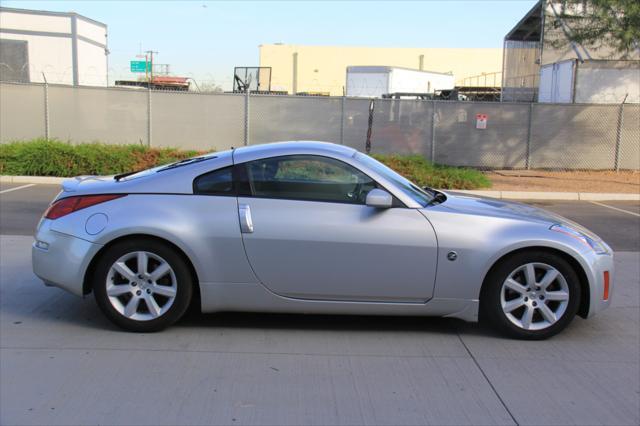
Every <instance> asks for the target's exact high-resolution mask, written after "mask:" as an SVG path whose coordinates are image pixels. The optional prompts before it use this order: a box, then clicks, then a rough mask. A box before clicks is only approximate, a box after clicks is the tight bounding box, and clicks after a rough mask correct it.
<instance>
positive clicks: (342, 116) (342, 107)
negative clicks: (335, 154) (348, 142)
mask: <svg viewBox="0 0 640 426" xmlns="http://www.w3.org/2000/svg"><path fill="white" fill-rule="evenodd" d="M345 99H346V96H343V97H342V102H341V104H340V145H344V104H345Z"/></svg>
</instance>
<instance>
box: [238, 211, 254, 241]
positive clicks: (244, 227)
mask: <svg viewBox="0 0 640 426" xmlns="http://www.w3.org/2000/svg"><path fill="white" fill-rule="evenodd" d="M238 215H239V216H240V231H242V233H243V234H251V233H252V232H253V220H251V208H250V207H249V205H248V204H240V205H239V206H238Z"/></svg>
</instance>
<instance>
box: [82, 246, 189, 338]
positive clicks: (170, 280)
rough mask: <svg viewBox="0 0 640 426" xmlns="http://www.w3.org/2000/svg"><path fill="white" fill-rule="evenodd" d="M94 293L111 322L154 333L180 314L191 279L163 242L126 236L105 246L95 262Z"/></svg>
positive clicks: (180, 262)
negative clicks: (127, 238)
mask: <svg viewBox="0 0 640 426" xmlns="http://www.w3.org/2000/svg"><path fill="white" fill-rule="evenodd" d="M93 291H94V295H95V299H96V302H97V303H98V306H99V307H100V309H101V310H102V311H103V312H104V314H105V315H106V316H107V317H108V318H109V319H110V320H111V321H113V322H114V323H115V324H116V325H118V326H120V327H122V328H124V329H126V330H130V331H137V332H153V331H159V330H162V329H164V328H166V327H168V326H170V325H172V324H173V323H175V322H176V321H178V320H179V319H180V317H182V315H183V314H184V313H185V311H186V310H187V308H188V307H189V303H190V302H191V297H192V293H193V282H192V278H191V274H190V271H189V268H188V267H187V265H186V264H185V262H184V260H183V259H182V258H181V256H179V255H178V254H177V253H176V252H175V250H174V249H172V248H171V247H169V246H168V245H165V244H163V243H160V242H158V241H155V240H146V239H145V240H137V241H135V240H128V241H122V242H119V243H116V244H114V245H113V246H111V247H109V248H108V249H107V250H106V251H105V253H104V254H103V255H102V256H101V258H100V259H99V260H98V263H97V265H96V268H95V274H94V277H93Z"/></svg>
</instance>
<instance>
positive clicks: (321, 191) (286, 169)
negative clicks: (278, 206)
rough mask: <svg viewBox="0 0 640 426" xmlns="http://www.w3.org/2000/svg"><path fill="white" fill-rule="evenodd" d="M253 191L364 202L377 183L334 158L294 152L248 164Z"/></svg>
mask: <svg viewBox="0 0 640 426" xmlns="http://www.w3.org/2000/svg"><path fill="white" fill-rule="evenodd" d="M247 175H248V179H249V184H250V187H251V192H252V194H253V195H255V196H258V197H269V198H286V199H294V200H295V199H298V200H311V201H333V202H340V203H353V204H364V202H365V199H366V196H367V193H368V192H369V191H370V190H371V189H373V188H375V187H376V183H375V182H374V181H373V180H372V179H371V178H370V177H368V176H367V175H365V174H364V173H362V172H360V171H359V170H357V169H356V168H354V167H352V166H350V165H348V164H346V163H343V162H341V161H338V160H334V159H332V158H326V157H320V156H313V155H294V156H286V157H275V158H267V159H264V160H257V161H253V162H250V163H248V164H247Z"/></svg>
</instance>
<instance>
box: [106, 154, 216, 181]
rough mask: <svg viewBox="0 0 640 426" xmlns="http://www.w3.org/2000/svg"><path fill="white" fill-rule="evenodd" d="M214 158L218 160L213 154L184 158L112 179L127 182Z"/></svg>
mask: <svg viewBox="0 0 640 426" xmlns="http://www.w3.org/2000/svg"><path fill="white" fill-rule="evenodd" d="M214 158H218V156H217V155H215V154H214V153H211V154H206V155H200V156H198V157H191V158H186V159H184V160H180V161H176V162H174V163H169V164H163V165H162V166H156V167H153V168H151V169H146V170H141V171H137V172H128V173H122V174H120V175H116V176H114V179H115V180H117V181H128V180H133V179H138V178H141V177H144V176H149V175H152V174H154V173H158V172H163V171H165V170H171V169H176V168H178V167H182V166H188V165H191V164H195V163H199V162H201V161H205V160H212V159H214Z"/></svg>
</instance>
